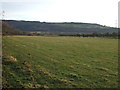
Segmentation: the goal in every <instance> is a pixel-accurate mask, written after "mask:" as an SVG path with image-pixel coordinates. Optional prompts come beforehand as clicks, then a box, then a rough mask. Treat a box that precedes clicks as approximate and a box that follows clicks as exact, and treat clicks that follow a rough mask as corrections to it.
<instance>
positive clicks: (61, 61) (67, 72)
mask: <svg viewBox="0 0 120 90" xmlns="http://www.w3.org/2000/svg"><path fill="white" fill-rule="evenodd" d="M10 57H12V58H10ZM14 59H16V60H14ZM3 87H5V88H12V87H14V88H15V87H16V88H20V87H24V88H116V87H118V39H109V38H82V37H45V36H5V37H3Z"/></svg>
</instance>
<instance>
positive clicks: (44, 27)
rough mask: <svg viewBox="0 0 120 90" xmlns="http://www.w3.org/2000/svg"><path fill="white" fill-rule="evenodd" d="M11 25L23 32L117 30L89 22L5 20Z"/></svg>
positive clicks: (105, 31)
mask: <svg viewBox="0 0 120 90" xmlns="http://www.w3.org/2000/svg"><path fill="white" fill-rule="evenodd" d="M6 22H7V23H8V24H10V25H12V26H13V27H15V28H17V29H20V30H22V31H25V32H50V33H94V32H97V33H112V32H118V29H117V28H112V27H107V26H102V25H99V24H91V23H75V22H70V23H68V22H64V23H48V22H38V21H15V20H6Z"/></svg>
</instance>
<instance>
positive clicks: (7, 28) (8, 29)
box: [2, 21, 23, 35]
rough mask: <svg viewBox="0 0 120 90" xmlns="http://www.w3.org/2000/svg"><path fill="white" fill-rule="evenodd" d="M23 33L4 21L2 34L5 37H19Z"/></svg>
mask: <svg viewBox="0 0 120 90" xmlns="http://www.w3.org/2000/svg"><path fill="white" fill-rule="evenodd" d="M22 33H23V32H22V31H20V30H18V29H16V28H15V27H13V26H11V25H9V24H8V23H6V22H4V21H2V34H3V35H19V34H22Z"/></svg>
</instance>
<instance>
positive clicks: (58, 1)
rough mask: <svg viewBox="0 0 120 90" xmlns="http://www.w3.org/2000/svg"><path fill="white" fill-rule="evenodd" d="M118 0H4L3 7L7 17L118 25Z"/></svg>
mask: <svg viewBox="0 0 120 90" xmlns="http://www.w3.org/2000/svg"><path fill="white" fill-rule="evenodd" d="M118 1H119V0H2V1H1V2H2V3H3V4H2V5H3V9H5V11H6V16H5V18H6V19H18V20H21V19H23V20H30V21H36V20H38V21H46V22H47V21H48V22H87V23H98V24H102V25H107V26H112V27H117V26H118V25H117V22H118ZM10 2H11V3H10ZM13 2H14V3H13Z"/></svg>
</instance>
